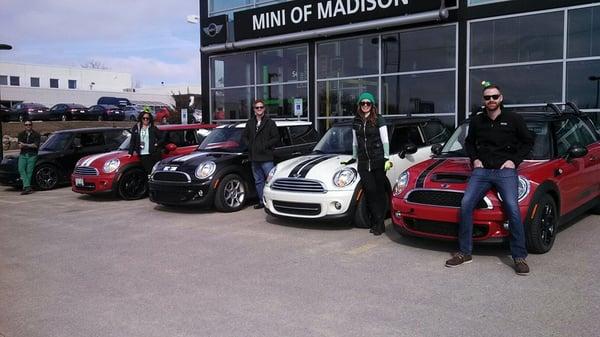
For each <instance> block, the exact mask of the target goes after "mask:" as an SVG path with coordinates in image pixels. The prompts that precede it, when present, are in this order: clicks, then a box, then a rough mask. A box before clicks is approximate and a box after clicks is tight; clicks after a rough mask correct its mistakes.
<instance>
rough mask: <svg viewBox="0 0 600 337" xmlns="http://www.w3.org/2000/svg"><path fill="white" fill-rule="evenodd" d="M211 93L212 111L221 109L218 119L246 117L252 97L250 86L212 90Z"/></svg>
mask: <svg viewBox="0 0 600 337" xmlns="http://www.w3.org/2000/svg"><path fill="white" fill-rule="evenodd" d="M211 95H212V100H211V101H212V105H213V106H212V111H215V112H217V111H219V109H221V108H222V109H221V110H222V111H223V116H222V117H223V118H218V119H248V113H249V112H250V110H251V107H252V101H253V97H254V92H253V90H251V88H235V89H222V90H213V91H212V92H211ZM218 117H221V116H218Z"/></svg>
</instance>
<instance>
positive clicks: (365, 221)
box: [354, 190, 390, 228]
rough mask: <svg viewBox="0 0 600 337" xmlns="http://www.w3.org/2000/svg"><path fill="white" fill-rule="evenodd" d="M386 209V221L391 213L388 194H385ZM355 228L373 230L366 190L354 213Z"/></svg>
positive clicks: (384, 212)
mask: <svg viewBox="0 0 600 337" xmlns="http://www.w3.org/2000/svg"><path fill="white" fill-rule="evenodd" d="M385 200H386V203H385V209H384V211H383V214H384V216H383V219H384V220H385V219H386V218H387V217H388V215H389V212H390V204H389V194H388V193H387V192H386V194H385ZM354 226H355V227H357V228H371V217H370V215H369V210H368V206H367V198H366V196H365V193H364V190H363V193H362V195H361V196H360V200H358V203H357V204H356V210H355V211H354Z"/></svg>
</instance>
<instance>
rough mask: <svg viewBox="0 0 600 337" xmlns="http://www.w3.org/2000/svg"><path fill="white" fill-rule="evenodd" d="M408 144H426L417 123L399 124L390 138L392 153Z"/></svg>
mask: <svg viewBox="0 0 600 337" xmlns="http://www.w3.org/2000/svg"><path fill="white" fill-rule="evenodd" d="M408 144H413V145H416V146H423V145H425V142H424V141H423V137H421V133H420V132H419V128H418V127H417V126H416V125H410V126H406V125H400V126H397V127H396V128H395V129H394V131H393V132H392V137H391V139H390V153H398V152H400V151H402V149H404V147H405V146H406V145H408Z"/></svg>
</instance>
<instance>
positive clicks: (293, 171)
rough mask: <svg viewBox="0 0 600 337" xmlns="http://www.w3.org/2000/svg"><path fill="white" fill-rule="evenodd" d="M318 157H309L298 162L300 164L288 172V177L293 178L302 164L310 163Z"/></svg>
mask: <svg viewBox="0 0 600 337" xmlns="http://www.w3.org/2000/svg"><path fill="white" fill-rule="evenodd" d="M319 158H320V157H314V158H310V159H307V160H305V161H303V162H300V164H298V165H296V167H294V169H293V170H292V171H291V172H290V175H289V176H288V177H290V178H293V177H295V176H296V175H297V174H298V171H300V169H301V168H302V167H304V165H306V164H308V163H310V162H311V161H313V160H315V159H319Z"/></svg>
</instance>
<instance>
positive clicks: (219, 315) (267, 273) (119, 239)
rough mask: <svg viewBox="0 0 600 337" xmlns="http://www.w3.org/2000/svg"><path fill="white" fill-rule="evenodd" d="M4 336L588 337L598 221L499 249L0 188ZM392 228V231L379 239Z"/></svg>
mask: <svg viewBox="0 0 600 337" xmlns="http://www.w3.org/2000/svg"><path fill="white" fill-rule="evenodd" d="M0 210H1V212H0V336H5V337H20V336H25V337H37V336H40V337H42V336H43V337H48V336H65V337H67V336H68V337H76V336H85V337H89V336H124V337H125V336H126V337H132V336H170V337H172V336H227V337H232V336H261V337H262V336H273V337H275V336H277V337H282V336H286V337H287V336H344V337H348V336H360V337H364V336H378V337H379V336H478V337H481V336H544V337H546V336H598V331H599V330H600V322H599V320H598V317H600V287H599V283H598V280H599V279H600V264H599V263H597V260H596V259H597V258H598V252H599V249H598V244H597V242H598V241H600V226H599V223H600V216H597V215H589V216H586V217H583V218H582V219H580V220H579V221H578V222H577V223H575V224H573V225H571V226H569V227H567V228H566V229H564V230H562V231H561V232H560V234H559V236H558V238H557V241H556V243H555V246H554V248H553V249H552V251H551V252H550V253H548V254H544V255H532V256H530V257H529V259H528V261H529V263H530V265H531V267H532V273H531V275H530V276H527V277H522V276H517V275H515V274H514V272H513V270H512V266H511V264H510V259H509V258H508V256H507V253H508V251H507V249H506V248H505V247H501V246H497V245H491V246H490V245H487V246H479V247H476V250H475V252H474V254H475V256H474V262H473V263H471V264H469V265H466V266H461V267H459V268H453V269H448V268H445V267H444V266H443V265H444V260H445V259H447V258H448V256H449V252H450V251H452V249H453V248H454V244H452V243H444V242H436V241H429V240H421V239H406V238H401V237H398V236H396V235H395V234H393V233H391V231H390V228H388V232H387V235H383V236H381V237H374V236H372V235H369V233H368V231H366V230H363V229H355V228H350V227H346V226H343V225H337V226H336V225H332V224H319V223H311V222H305V223H297V222H289V221H281V220H279V219H274V218H267V217H266V216H265V213H264V212H263V211H262V210H254V209H252V207H249V208H247V209H245V210H242V211H240V212H237V213H231V214H225V213H217V212H213V211H209V210H177V209H167V208H163V207H160V206H156V205H155V204H153V203H151V202H149V201H148V200H138V201H131V202H128V201H120V200H115V199H111V198H107V197H104V198H90V197H87V196H80V195H77V194H75V193H73V192H71V191H70V189H69V188H62V189H58V190H54V191H48V192H37V193H34V194H32V195H27V196H21V195H19V194H18V192H15V191H13V190H10V189H5V188H4V187H2V188H0ZM388 227H389V226H388Z"/></svg>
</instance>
